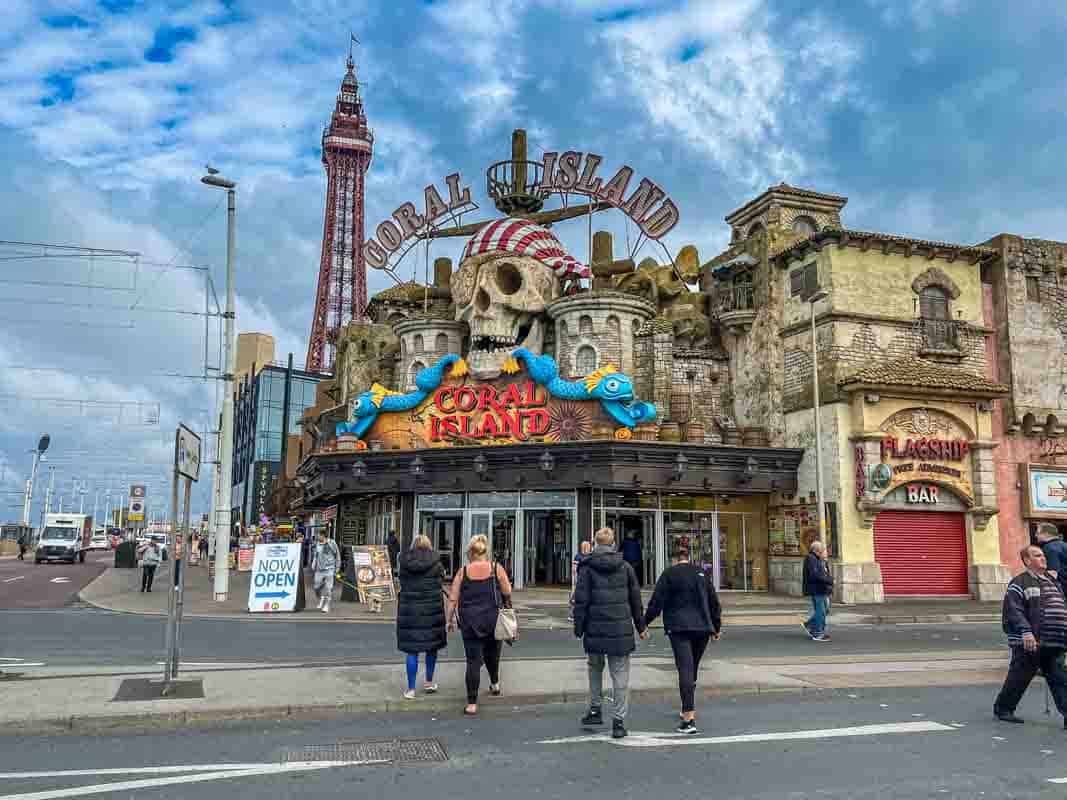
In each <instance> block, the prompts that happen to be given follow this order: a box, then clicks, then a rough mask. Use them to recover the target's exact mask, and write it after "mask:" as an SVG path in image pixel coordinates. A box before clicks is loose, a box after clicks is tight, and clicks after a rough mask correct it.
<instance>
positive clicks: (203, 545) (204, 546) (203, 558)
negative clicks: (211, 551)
mask: <svg viewBox="0 0 1067 800" xmlns="http://www.w3.org/2000/svg"><path fill="white" fill-rule="evenodd" d="M198 546H199V548H200V563H201V564H203V565H204V566H205V567H206V566H207V551H208V543H207V537H206V536H201V537H200V544H199V545H198Z"/></svg>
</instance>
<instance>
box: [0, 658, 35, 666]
mask: <svg viewBox="0 0 1067 800" xmlns="http://www.w3.org/2000/svg"><path fill="white" fill-rule="evenodd" d="M0 661H3V662H4V663H3V666H5V667H19V668H22V667H43V666H44V662H43V661H27V660H26V659H24V658H0Z"/></svg>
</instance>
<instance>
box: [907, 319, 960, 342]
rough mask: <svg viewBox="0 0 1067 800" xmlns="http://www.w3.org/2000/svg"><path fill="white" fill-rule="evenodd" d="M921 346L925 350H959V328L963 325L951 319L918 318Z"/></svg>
mask: <svg viewBox="0 0 1067 800" xmlns="http://www.w3.org/2000/svg"><path fill="white" fill-rule="evenodd" d="M916 324H917V326H918V328H919V334H920V335H921V337H922V346H923V349H926V350H959V349H960V327H961V326H962V325H963V323H962V322H961V321H959V320H952V319H933V318H931V317H919V319H918V320H917V323H916Z"/></svg>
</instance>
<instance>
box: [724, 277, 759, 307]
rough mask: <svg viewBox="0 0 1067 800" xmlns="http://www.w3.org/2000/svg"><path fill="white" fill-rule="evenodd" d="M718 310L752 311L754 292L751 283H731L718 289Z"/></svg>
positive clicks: (754, 304)
mask: <svg viewBox="0 0 1067 800" xmlns="http://www.w3.org/2000/svg"><path fill="white" fill-rule="evenodd" d="M719 292H720V294H719V311H720V312H729V311H753V310H755V308H756V303H755V294H754V292H753V291H752V284H751V283H733V284H727V285H725V286H722V287H721V288H720V289H719Z"/></svg>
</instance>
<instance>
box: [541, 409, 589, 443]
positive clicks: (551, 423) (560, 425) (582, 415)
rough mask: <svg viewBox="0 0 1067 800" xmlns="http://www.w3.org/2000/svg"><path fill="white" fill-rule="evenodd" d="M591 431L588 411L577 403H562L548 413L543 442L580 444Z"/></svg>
mask: <svg viewBox="0 0 1067 800" xmlns="http://www.w3.org/2000/svg"><path fill="white" fill-rule="evenodd" d="M591 429H592V424H591V421H590V419H589V409H587V408H585V407H584V406H582V405H581V404H579V403H568V402H563V403H560V404H559V405H558V406H556V407H555V408H554V409H552V411H551V412H549V416H548V430H547V431H546V432H545V441H548V442H580V441H583V440H585V439H588V438H589V433H590V431H591Z"/></svg>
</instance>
